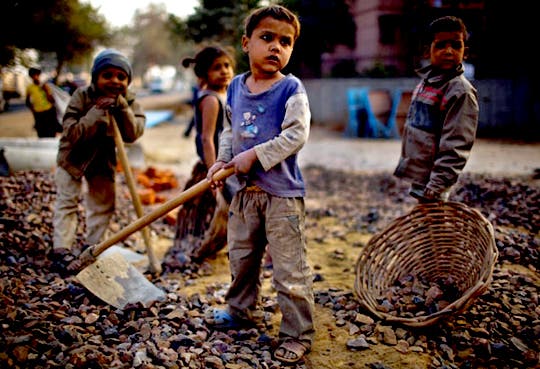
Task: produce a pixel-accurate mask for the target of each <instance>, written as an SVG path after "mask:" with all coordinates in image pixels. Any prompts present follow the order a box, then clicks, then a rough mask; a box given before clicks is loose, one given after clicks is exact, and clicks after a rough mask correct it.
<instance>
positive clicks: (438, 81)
mask: <svg viewBox="0 0 540 369" xmlns="http://www.w3.org/2000/svg"><path fill="white" fill-rule="evenodd" d="M429 37H430V42H431V44H430V49H429V55H430V60H431V63H430V64H429V65H428V66H426V67H424V68H421V69H419V70H418V71H417V72H418V74H419V75H420V77H421V78H422V80H421V81H420V83H419V84H418V86H416V88H415V90H414V93H413V97H412V101H411V105H410V108H409V112H408V114H407V120H406V122H405V129H404V132H403V138H402V149H401V158H400V160H399V163H398V166H397V168H396V170H395V172H394V174H395V175H396V176H397V177H399V178H403V179H405V180H407V181H409V182H411V189H410V194H411V195H412V196H413V197H415V198H416V199H418V201H419V202H430V201H446V200H448V196H449V194H450V191H451V189H452V186H453V185H455V184H456V182H457V180H458V177H459V175H460V174H461V172H462V170H463V168H464V167H465V164H466V163H467V160H468V158H469V154H470V151H471V149H472V146H473V143H474V141H475V138H476V129H477V126H478V100H477V95H476V89H475V88H474V87H473V85H472V84H471V83H470V82H469V81H468V80H467V78H466V77H465V76H464V74H463V72H464V69H463V64H462V62H463V59H464V57H465V53H466V49H467V48H466V46H465V42H466V40H467V29H466V27H465V25H464V24H463V22H462V20H461V19H459V18H456V17H452V16H445V17H442V18H438V19H436V20H434V21H433V22H432V23H431V24H430V26H429Z"/></svg>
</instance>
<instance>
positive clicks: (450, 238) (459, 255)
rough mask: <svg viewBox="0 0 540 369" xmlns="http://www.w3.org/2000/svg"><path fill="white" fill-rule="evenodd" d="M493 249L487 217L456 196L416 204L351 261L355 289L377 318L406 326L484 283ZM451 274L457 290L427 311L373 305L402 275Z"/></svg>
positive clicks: (466, 301)
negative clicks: (406, 313) (407, 313)
mask: <svg viewBox="0 0 540 369" xmlns="http://www.w3.org/2000/svg"><path fill="white" fill-rule="evenodd" d="M497 256H498V251H497V247H496V245H495V237H494V232H493V227H492V225H491V223H490V222H489V221H488V220H487V219H486V218H485V217H484V216H483V215H482V214H481V213H480V212H479V211H477V210H475V209H472V208H470V207H468V206H466V205H464V204H462V203H459V202H445V203H433V204H419V205H417V206H416V207H414V208H413V209H412V210H411V211H410V212H409V213H408V214H406V215H404V216H401V217H399V218H397V219H395V220H393V221H392V222H391V223H390V224H389V225H388V226H387V227H386V228H385V229H384V230H382V231H381V232H379V233H377V234H376V235H374V236H373V237H372V238H371V239H370V241H369V243H368V244H367V245H366V247H365V248H364V249H363V250H362V252H361V254H360V256H359V258H358V260H357V263H356V279H355V291H356V294H357V296H358V298H359V300H360V303H361V304H362V305H363V306H364V307H365V308H366V309H368V310H369V311H370V312H371V313H373V314H374V315H375V316H376V317H378V318H379V319H382V320H385V321H387V322H389V323H400V324H404V325H407V326H411V327H422V326H429V325H432V324H434V323H435V322H436V321H438V320H439V319H441V318H443V317H447V316H449V315H450V314H453V313H456V312H458V311H462V310H464V309H465V308H467V307H468V306H469V305H470V303H471V302H472V301H473V300H474V299H475V298H476V297H478V296H479V295H481V294H482V293H483V292H484V291H485V290H486V289H487V288H488V286H489V284H490V282H491V277H492V274H493V268H494V266H495V262H496V260H497ZM409 274H416V275H418V276H419V277H422V278H423V279H425V280H427V281H434V280H436V279H437V278H440V277H448V276H450V277H452V278H453V279H454V281H455V282H456V286H457V287H458V289H459V293H460V294H461V295H460V297H459V298H457V299H456V300H455V301H453V302H451V303H450V304H449V305H448V306H446V307H445V308H444V309H441V310H440V311H437V312H435V313H433V314H430V315H422V316H416V317H414V318H410V317H400V316H399V315H398V314H397V313H395V312H394V314H392V313H386V312H382V311H380V310H378V309H377V307H378V301H377V299H378V298H379V297H381V295H382V293H383V292H384V291H386V290H387V289H388V288H389V287H390V286H392V285H394V283H395V282H396V281H397V280H398V279H399V278H401V277H404V276H407V275H409Z"/></svg>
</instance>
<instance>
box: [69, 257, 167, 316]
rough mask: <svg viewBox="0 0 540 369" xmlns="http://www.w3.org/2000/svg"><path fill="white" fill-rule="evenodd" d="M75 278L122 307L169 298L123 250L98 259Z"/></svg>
mask: <svg viewBox="0 0 540 369" xmlns="http://www.w3.org/2000/svg"><path fill="white" fill-rule="evenodd" d="M75 279H76V280H77V281H78V282H79V283H81V284H82V285H83V286H84V287H86V288H87V289H88V290H89V291H90V292H92V293H93V294H94V295H95V296H97V297H98V298H100V299H101V300H103V301H104V302H106V303H107V304H109V305H112V306H114V307H116V308H118V309H124V307H125V306H126V305H128V304H135V303H141V304H142V305H143V306H144V307H149V306H150V305H151V304H152V303H153V302H155V301H162V300H164V299H165V293H164V292H163V291H162V290H160V289H159V288H157V287H156V286H155V285H154V284H152V283H151V282H150V281H148V279H146V277H145V276H144V275H143V274H142V273H141V272H140V271H139V270H138V269H137V268H135V267H134V266H133V265H132V264H131V263H129V262H128V261H127V260H126V259H125V258H124V257H123V256H122V255H121V254H120V253H111V254H110V255H106V256H104V257H100V258H98V259H97V260H96V261H95V262H94V263H92V264H91V265H89V266H88V267H86V268H84V269H83V270H81V271H80V272H79V273H78V274H77V275H76V276H75Z"/></svg>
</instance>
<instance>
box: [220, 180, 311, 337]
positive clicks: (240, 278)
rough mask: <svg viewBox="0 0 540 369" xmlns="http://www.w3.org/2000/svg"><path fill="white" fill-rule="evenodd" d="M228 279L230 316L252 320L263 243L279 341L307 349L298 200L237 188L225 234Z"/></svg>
mask: <svg viewBox="0 0 540 369" xmlns="http://www.w3.org/2000/svg"><path fill="white" fill-rule="evenodd" d="M227 241H228V248H229V263H230V269H231V275H232V281H231V285H230V288H229V290H228V291H227V295H226V301H227V304H228V309H229V311H230V313H231V314H232V315H235V316H238V317H240V318H244V319H252V318H253V312H255V311H256V310H257V306H258V304H259V299H260V295H259V294H260V290H261V280H260V273H261V264H262V258H263V256H264V253H265V247H266V245H267V244H268V248H267V250H268V252H269V253H270V256H271V257H272V263H273V280H272V282H273V286H274V288H275V290H276V292H277V301H278V304H279V308H280V309H281V313H282V320H281V325H280V330H279V335H280V338H286V337H292V338H295V339H297V340H300V341H302V343H304V344H305V345H306V346H307V347H310V346H311V342H312V340H313V336H314V326H313V311H314V297H313V276H312V271H311V268H310V266H309V264H308V261H307V250H306V236H305V204H304V199H303V198H285V197H278V196H272V195H270V194H269V193H267V192H264V191H262V190H258V191H249V190H245V189H244V190H242V191H240V192H238V193H237V194H236V195H235V196H234V197H233V199H232V202H231V205H230V208H229V221H228V231H227Z"/></svg>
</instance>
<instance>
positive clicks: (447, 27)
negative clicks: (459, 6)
mask: <svg viewBox="0 0 540 369" xmlns="http://www.w3.org/2000/svg"><path fill="white" fill-rule="evenodd" d="M439 32H461V33H463V40H464V41H467V38H468V37H469V34H468V33H467V27H465V23H463V21H462V20H461V19H460V18H458V17H454V16H451V15H447V16H444V17H441V18H437V19H435V20H434V21H433V22H431V23H430V24H429V27H428V32H427V36H428V40H427V41H428V42H431V41H433V39H434V38H435V34H436V33H439Z"/></svg>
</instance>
